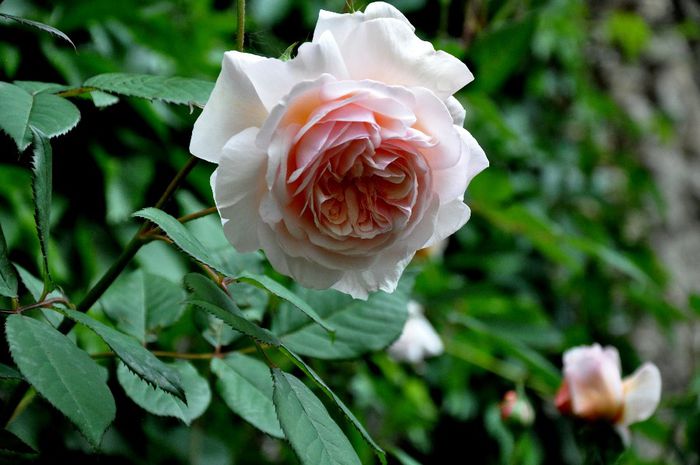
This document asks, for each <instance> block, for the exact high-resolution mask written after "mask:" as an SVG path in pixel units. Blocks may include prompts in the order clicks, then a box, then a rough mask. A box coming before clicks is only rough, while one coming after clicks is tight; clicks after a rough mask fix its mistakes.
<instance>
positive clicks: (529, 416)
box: [500, 391, 535, 426]
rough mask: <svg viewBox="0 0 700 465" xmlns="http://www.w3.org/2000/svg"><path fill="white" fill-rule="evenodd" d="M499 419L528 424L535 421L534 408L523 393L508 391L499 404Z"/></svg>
mask: <svg viewBox="0 0 700 465" xmlns="http://www.w3.org/2000/svg"><path fill="white" fill-rule="evenodd" d="M500 408H501V419H502V420H503V421H504V422H508V423H514V424H518V425H521V426H530V425H531V424H532V423H533V422H534V421H535V410H534V409H533V408H532V405H531V404H530V401H528V400H527V397H525V395H524V394H519V393H517V392H516V391H508V392H506V393H505V395H504V396H503V400H501V404H500Z"/></svg>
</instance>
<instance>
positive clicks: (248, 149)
mask: <svg viewBox="0 0 700 465" xmlns="http://www.w3.org/2000/svg"><path fill="white" fill-rule="evenodd" d="M257 133H258V128H248V129H245V130H243V131H241V132H239V133H238V134H236V135H235V136H233V137H232V138H231V139H229V141H228V142H227V143H226V145H225V146H224V148H223V155H222V157H221V160H220V164H219V167H218V168H217V169H216V170H215V171H214V174H212V178H211V187H212V191H213V192H214V200H215V201H216V207H217V209H218V210H219V214H220V215H221V222H222V224H223V226H224V234H226V238H227V239H228V240H229V241H230V242H231V244H233V246H234V247H235V248H236V250H238V251H239V252H253V251H255V250H258V249H259V248H260V244H259V242H258V237H257V235H258V233H257V229H258V223H260V215H259V213H258V208H259V204H260V200H261V198H262V196H263V195H264V193H265V190H266V189H265V170H266V168H267V155H266V154H265V152H264V151H262V150H260V149H259V148H258V147H257V146H256V145H255V137H256V136H257Z"/></svg>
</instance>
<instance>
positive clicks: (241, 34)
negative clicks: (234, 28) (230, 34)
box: [236, 0, 245, 52]
mask: <svg viewBox="0 0 700 465" xmlns="http://www.w3.org/2000/svg"><path fill="white" fill-rule="evenodd" d="M236 3H237V6H238V36H237V39H238V51H239V52H242V51H243V46H244V40H245V0H238V1H237V2H236Z"/></svg>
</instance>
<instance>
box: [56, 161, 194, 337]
mask: <svg viewBox="0 0 700 465" xmlns="http://www.w3.org/2000/svg"><path fill="white" fill-rule="evenodd" d="M197 161H198V158H194V157H190V159H189V160H188V161H187V163H185V166H183V167H182V169H181V170H180V171H179V172H178V173H177V174H176V175H175V177H174V178H173V180H172V181H170V184H168V187H166V188H165V191H163V194H162V195H161V196H160V198H159V199H158V201H157V202H156V204H155V207H156V208H161V207H162V206H163V205H164V204H165V202H167V201H168V199H169V198H170V197H171V196H172V195H173V193H174V192H175V190H176V189H177V187H178V186H179V185H180V183H182V181H183V180H184V179H185V178H186V177H187V175H188V174H189V173H190V171H192V169H193V168H194V167H195V165H196V164H197ZM148 227H149V226H148V222H146V223H144V224H143V225H142V226H141V228H139V230H138V232H137V233H136V234H134V237H132V238H131V240H130V241H129V243H128V244H127V245H126V247H125V248H124V251H123V252H122V253H121V255H120V256H119V258H117V261H116V262H114V263H113V264H112V266H111V267H109V269H108V270H107V272H106V273H105V274H104V275H103V276H102V278H100V280H99V281H98V282H97V284H95V285H94V286H93V287H92V288H91V289H90V290H89V291H88V293H87V294H85V297H83V300H81V301H80V302H79V303H78V305H77V306H76V307H75V309H76V310H78V311H79V312H87V311H88V310H90V307H92V306H93V305H94V304H95V302H97V300H98V299H99V298H100V297H102V294H104V292H105V291H106V290H107V289H108V288H109V286H111V285H112V283H113V282H114V280H115V279H117V277H119V275H120V274H121V272H122V271H124V269H125V268H126V266H127V265H128V264H129V262H130V261H131V259H132V258H134V255H136V253H137V252H138V251H139V249H140V248H141V246H142V245H144V244H145V243H146V242H147V241H146V240H144V238H143V233H144V232H146V230H148ZM74 326H75V321H73V320H63V322H62V323H61V325H60V326H59V328H58V329H59V331H61V332H62V333H63V334H67V333H68V332H69V331H70V330H71V329H73V327H74Z"/></svg>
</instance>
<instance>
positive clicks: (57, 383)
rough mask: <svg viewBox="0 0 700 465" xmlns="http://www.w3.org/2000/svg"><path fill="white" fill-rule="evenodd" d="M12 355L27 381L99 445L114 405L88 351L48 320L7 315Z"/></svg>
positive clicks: (111, 416)
mask: <svg viewBox="0 0 700 465" xmlns="http://www.w3.org/2000/svg"><path fill="white" fill-rule="evenodd" d="M5 331H6V334H7V341H8V343H9V346H10V352H11V353H12V358H13V359H14V361H15V363H16V364H17V366H18V367H19V370H20V371H21V372H22V375H24V377H25V378H27V381H29V383H30V384H31V385H32V386H34V388H36V390H37V391H38V392H39V393H40V394H41V395H42V396H44V398H46V400H48V401H49V402H50V403H51V404H52V405H53V406H54V407H56V408H57V409H58V410H60V411H61V412H62V413H63V414H64V415H66V416H67V417H68V418H69V419H70V420H71V421H73V423H75V424H76V425H77V426H78V428H79V429H80V431H81V432H82V433H83V434H84V435H85V438H86V439H87V440H88V441H90V443H91V444H93V445H94V446H98V445H99V443H100V440H101V438H102V435H103V434H104V432H105V430H106V429H107V427H108V426H109V425H110V424H111V423H112V420H114V416H115V413H116V407H115V404H114V398H113V397H112V393H111V392H110V391H109V388H108V387H107V383H106V380H105V377H104V373H103V371H102V369H101V368H100V366H99V365H97V363H95V361H94V360H92V359H91V358H90V356H89V355H88V354H86V353H85V352H84V351H82V350H80V349H79V348H78V347H76V345H75V344H74V343H73V342H72V341H71V340H70V339H68V338H67V337H66V336H64V335H63V334H61V333H59V332H58V331H56V330H55V329H54V328H52V327H51V326H49V325H48V324H46V323H43V322H41V321H38V320H34V319H32V318H28V317H25V316H22V315H10V316H9V317H8V318H7V322H6V324H5Z"/></svg>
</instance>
